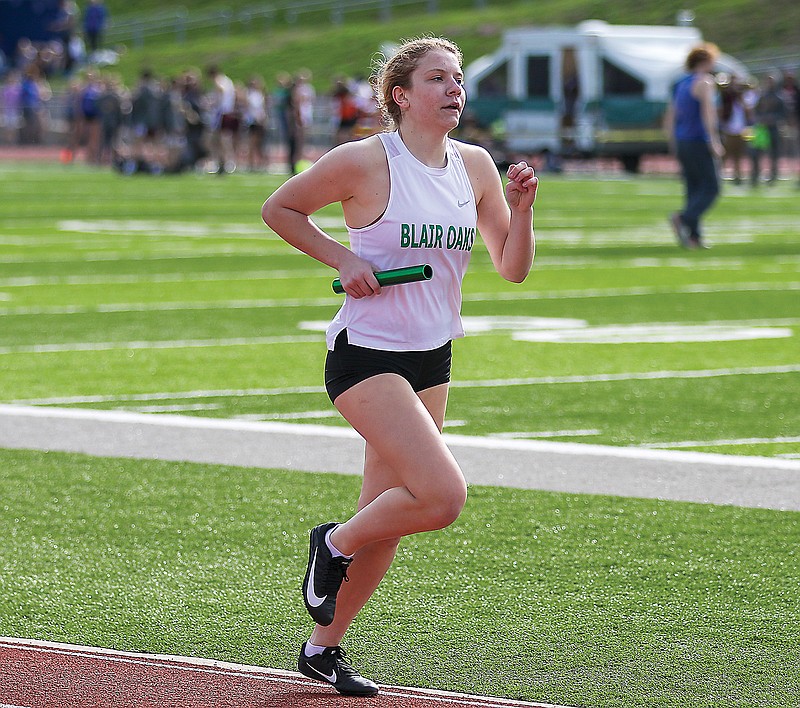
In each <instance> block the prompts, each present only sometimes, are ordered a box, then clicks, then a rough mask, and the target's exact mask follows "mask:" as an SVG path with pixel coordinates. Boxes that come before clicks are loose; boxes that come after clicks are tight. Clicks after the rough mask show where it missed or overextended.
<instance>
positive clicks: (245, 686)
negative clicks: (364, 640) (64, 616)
mask: <svg viewBox="0 0 800 708" xmlns="http://www.w3.org/2000/svg"><path fill="white" fill-rule="evenodd" d="M380 689H381V690H380V693H379V694H378V695H377V696H375V697H373V698H348V697H345V696H340V695H339V694H338V693H336V692H335V691H334V690H333V689H332V688H331V687H329V686H326V685H324V684H322V683H319V682H316V681H311V680H310V679H307V678H305V677H303V676H301V675H300V674H295V673H291V672H289V671H280V670H277V669H265V668H260V667H256V666H244V665H241V664H228V663H225V662H219V661H212V660H208V659H190V658H186V657H177V656H160V655H154V654H134V653H129V652H119V651H113V650H110V649H97V648H94V647H80V646H74V645H70V644H56V643H52V642H40V641H35V640H30V639H14V638H0V708H67V707H68V708H211V707H212V706H213V707H214V708H234V707H235V708H290V707H291V708H297V707H300V706H302V707H303V708H328V707H330V706H342V705H348V706H352V705H353V704H354V703H355V704H357V703H359V702H361V701H363V702H364V703H365V704H366V705H368V706H369V708H563V707H559V706H550V705H546V704H542V703H528V702H520V701H512V700H507V699H501V698H489V697H483V696H471V695H466V694H457V693H446V692H441V691H430V690H424V689H416V688H404V687H398V686H381V687H380Z"/></svg>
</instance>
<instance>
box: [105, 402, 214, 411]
mask: <svg viewBox="0 0 800 708" xmlns="http://www.w3.org/2000/svg"><path fill="white" fill-rule="evenodd" d="M220 408H222V404H221V403H182V404H175V405H170V406H123V407H122V408H120V410H123V411H133V412H134V413H185V412H186V411H216V410H219V409H220Z"/></svg>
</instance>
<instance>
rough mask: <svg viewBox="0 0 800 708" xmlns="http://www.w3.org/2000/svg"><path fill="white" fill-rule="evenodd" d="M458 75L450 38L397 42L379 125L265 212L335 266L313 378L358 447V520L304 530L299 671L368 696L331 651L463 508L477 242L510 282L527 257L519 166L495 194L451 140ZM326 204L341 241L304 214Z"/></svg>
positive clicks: (530, 189) (526, 177)
mask: <svg viewBox="0 0 800 708" xmlns="http://www.w3.org/2000/svg"><path fill="white" fill-rule="evenodd" d="M463 78H464V76H463V71H462V55H461V52H460V50H459V49H458V47H457V46H456V45H454V44H453V43H451V42H450V41H448V40H446V39H442V38H424V39H417V40H411V41H409V42H406V43H405V44H403V45H402V46H401V47H400V48H399V50H398V51H397V53H396V54H395V55H394V56H393V57H392V58H391V59H388V60H386V61H385V62H384V63H383V65H382V67H381V68H380V69H379V72H378V74H377V76H376V77H375V79H376V86H377V88H378V95H379V99H380V101H381V102H382V105H381V108H382V111H383V113H384V116H385V118H386V122H387V127H389V130H388V131H387V132H385V133H381V134H378V135H374V136H371V137H368V138H364V139H363V140H358V141H353V142H349V143H344V144H342V145H340V146H337V147H335V148H334V149H332V150H331V151H330V152H328V153H326V154H325V155H324V156H323V157H322V158H320V159H319V160H318V161H317V162H316V163H314V165H313V166H312V167H311V168H309V169H308V170H306V171H304V172H302V173H300V174H299V175H297V176H295V177H292V178H291V179H290V180H288V181H287V182H285V183H284V184H283V185H282V186H281V187H280V188H279V189H278V190H277V191H276V192H275V193H274V194H273V195H272V196H271V197H269V198H268V199H267V200H266V202H265V203H264V205H263V207H262V217H263V219H264V221H265V222H266V224H267V225H268V226H269V227H271V228H272V229H273V230H274V231H275V232H276V233H277V234H278V235H279V236H281V237H282V238H283V239H284V240H286V241H287V242H288V243H290V244H291V245H293V246H294V247H296V248H298V249H299V250H301V251H303V252H305V253H307V254H308V255H310V256H311V257H313V258H315V259H316V260H318V261H320V262H322V263H324V264H326V265H328V266H330V267H332V268H335V269H336V270H337V271H338V273H339V278H340V280H341V283H342V286H343V287H344V291H345V293H346V296H345V302H344V304H343V305H342V308H341V310H340V311H339V313H338V314H337V315H336V317H335V319H334V320H333V322H332V323H331V325H330V326H329V328H328V333H327V341H328V356H327V360H326V366H325V369H326V371H325V379H326V386H327V389H328V394H329V396H330V398H331V400H332V401H333V403H334V405H335V407H336V408H337V409H338V410H339V412H340V413H341V414H342V415H343V416H344V418H345V419H346V420H347V421H348V422H349V423H350V424H351V425H352V426H353V428H355V430H357V431H358V432H359V433H360V435H361V436H362V437H363V438H364V439H365V440H366V454H365V463H364V478H363V483H362V489H361V495H360V498H359V500H358V507H357V512H356V513H355V515H354V516H352V517H351V518H350V519H349V520H347V521H345V522H344V523H341V524H337V523H334V522H331V523H326V524H322V525H320V526H317V527H315V528H314V529H312V531H311V543H310V549H309V562H308V568H307V571H306V576H305V578H304V581H303V595H304V601H305V605H306V609H307V610H308V612H309V614H310V615H311V617H312V619H314V621H315V622H316V626H315V628H314V630H313V633H312V634H311V637H310V639H309V641H308V642H305V643H304V644H303V647H302V649H301V652H300V656H299V659H298V668H299V670H300V671H301V672H302V673H303V674H305V675H306V676H310V677H312V678H316V679H318V680H321V681H325V682H327V683H329V684H332V685H333V686H334V688H336V690H337V691H339V692H340V693H343V694H348V695H373V694H375V693H377V691H378V687H377V686H376V684H374V683H373V682H372V681H370V680H368V679H366V678H363V677H362V676H360V675H359V674H358V672H357V671H356V670H355V669H353V667H352V666H351V665H350V664H349V662H348V660H347V659H346V657H345V656H344V654H343V651H342V649H341V647H340V646H339V644H340V641H341V640H342V638H343V636H344V634H345V632H346V631H347V629H348V628H349V627H350V625H351V623H352V622H353V620H354V618H355V617H356V615H357V613H358V612H359V611H360V609H361V608H362V607H363V605H364V604H365V603H366V602H367V600H368V599H369V598H370V597H371V595H372V594H373V592H374V591H375V589H376V588H377V586H378V584H379V583H380V581H381V579H382V578H383V576H384V575H385V573H386V571H387V570H388V568H389V566H390V565H391V563H392V560H393V559H394V556H395V552H396V550H397V546H398V543H399V541H400V539H401V538H402V537H404V536H408V535H410V534H415V533H420V532H424V531H433V530H436V529H441V528H444V527H445V526H448V525H449V524H451V523H453V521H455V520H456V518H457V517H458V516H459V514H460V512H461V509H462V508H463V505H464V503H465V501H466V494H467V485H466V482H465V480H464V476H463V474H462V472H461V469H460V468H459V466H458V464H457V462H456V460H455V458H454V457H453V455H452V453H451V452H450V450H449V449H448V448H447V446H446V445H445V443H444V441H443V439H442V435H441V431H442V426H443V424H444V416H445V408H446V404H447V395H448V387H449V380H450V362H451V341H452V340H453V339H454V338H457V337H461V336H463V334H464V330H463V327H462V324H461V316H460V306H461V281H462V278H463V275H464V272H465V271H466V268H467V264H468V262H469V257H470V254H471V251H472V248H473V245H474V243H475V238H476V235H478V234H479V235H480V237H481V238H482V239H483V241H484V243H485V245H486V248H487V249H488V251H489V255H490V256H491V259H492V262H493V264H494V266H495V268H496V269H497V271H498V273H499V274H500V275H501V276H502V277H503V278H505V279H506V280H509V281H512V282H517V283H519V282H522V281H523V280H524V279H525V278H526V277H527V275H528V273H529V271H530V269H531V266H532V263H533V256H534V234H533V203H534V200H535V198H536V191H537V186H538V178H537V177H536V176H535V175H534V171H533V168H532V167H530V166H529V165H528V164H527V163H525V162H519V163H515V164H512V165H511V166H510V167H509V168H508V173H507V174H508V183H507V185H506V187H505V191H504V189H503V183H502V180H501V178H500V175H499V173H498V171H497V168H496V166H495V164H494V162H493V160H492V158H491V157H490V155H489V153H488V152H487V151H486V150H485V149H483V148H482V147H479V146H476V145H468V144H466V143H461V142H457V141H455V140H452V139H451V138H450V137H449V133H450V132H451V131H452V130H453V129H454V128H456V127H457V126H458V124H459V119H460V117H461V114H462V112H463V110H464V103H465V100H466V94H465V91H464V87H463ZM334 202H340V203H341V204H342V208H343V211H344V219H345V222H346V225H347V229H348V232H349V235H350V247H349V248H348V247H346V246H345V245H343V244H341V243H339V241H337V240H336V239H334V238H332V237H331V236H329V235H328V234H326V233H325V232H324V231H322V230H321V229H320V228H319V227H318V226H317V225H316V224H315V223H314V222H313V221H312V220H311V218H310V215H311V214H313V213H314V212H316V211H318V210H319V209H321V208H323V207H324V206H326V205H328V204H332V203H334ZM419 263H428V264H430V265H431V266H432V267H433V278H432V279H431V280H430V281H428V282H416V283H409V284H405V285H395V286H392V287H383V288H382V287H381V286H380V284H379V283H378V280H377V279H376V277H375V273H376V272H378V271H380V270H385V269H389V268H397V267H402V266H408V265H413V264H419ZM345 578H346V579H347V580H348V581H349V582H347V583H346V584H344V585H343V584H342V582H343V580H344V579H345ZM340 590H341V591H340Z"/></svg>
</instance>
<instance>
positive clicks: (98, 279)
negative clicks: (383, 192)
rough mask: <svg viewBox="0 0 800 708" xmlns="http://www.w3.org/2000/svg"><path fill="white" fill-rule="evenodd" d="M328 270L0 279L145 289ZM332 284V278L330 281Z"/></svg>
mask: <svg viewBox="0 0 800 708" xmlns="http://www.w3.org/2000/svg"><path fill="white" fill-rule="evenodd" d="M331 272H332V271H331V270H330V269H323V268H313V269H312V268H308V269H305V270H288V269H282V270H248V271H236V272H230V273H229V272H225V271H211V272H207V271H203V272H185V273H153V274H145V273H142V274H136V273H124V274H119V275H111V274H108V275H42V276H18V277H13V278H0V287H3V288H29V287H34V286H39V285H145V284H149V283H206V282H214V281H220V282H233V281H251V280H290V279H291V280H297V279H301V278H314V277H322V276H325V275H327V274H330V273H331ZM331 280H333V277H331Z"/></svg>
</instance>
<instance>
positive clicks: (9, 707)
mask: <svg viewBox="0 0 800 708" xmlns="http://www.w3.org/2000/svg"><path fill="white" fill-rule="evenodd" d="M0 708H28V706H18V705H14V704H13V703H0Z"/></svg>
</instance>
